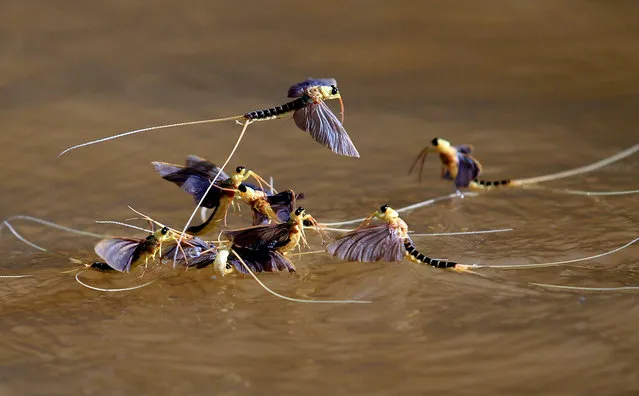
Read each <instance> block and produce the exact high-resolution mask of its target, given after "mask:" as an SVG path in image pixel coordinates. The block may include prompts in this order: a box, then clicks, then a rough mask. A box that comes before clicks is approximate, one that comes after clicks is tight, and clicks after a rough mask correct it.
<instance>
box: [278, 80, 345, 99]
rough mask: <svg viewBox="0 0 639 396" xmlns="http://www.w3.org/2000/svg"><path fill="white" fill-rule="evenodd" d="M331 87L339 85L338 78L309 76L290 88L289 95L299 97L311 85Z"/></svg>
mask: <svg viewBox="0 0 639 396" xmlns="http://www.w3.org/2000/svg"><path fill="white" fill-rule="evenodd" d="M317 86H322V87H330V86H337V80H335V79H334V78H310V77H309V78H308V79H306V80H304V81H302V82H300V83H297V84H293V85H291V87H290V88H289V89H288V97H289V98H299V97H300V96H302V95H304V93H305V92H306V90H307V89H309V88H311V87H317Z"/></svg>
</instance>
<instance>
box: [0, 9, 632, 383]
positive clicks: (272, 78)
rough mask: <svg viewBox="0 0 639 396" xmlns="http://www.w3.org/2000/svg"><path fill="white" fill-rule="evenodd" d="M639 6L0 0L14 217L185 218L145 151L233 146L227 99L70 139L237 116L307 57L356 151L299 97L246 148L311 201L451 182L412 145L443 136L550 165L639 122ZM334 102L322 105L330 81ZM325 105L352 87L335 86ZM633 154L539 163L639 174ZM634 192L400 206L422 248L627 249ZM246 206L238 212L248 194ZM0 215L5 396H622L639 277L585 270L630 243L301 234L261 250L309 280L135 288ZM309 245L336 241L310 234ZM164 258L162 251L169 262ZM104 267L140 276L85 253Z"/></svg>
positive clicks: (377, 198)
mask: <svg viewBox="0 0 639 396" xmlns="http://www.w3.org/2000/svg"><path fill="white" fill-rule="evenodd" d="M638 12H639V4H637V3H636V2H633V1H613V2H604V1H596V0H591V1H587V0H581V1H577V0H561V1H536V2H531V1H519V0H515V1H513V0H510V1H500V0H495V1H473V0H458V1H449V2H403V3H401V4H400V3H393V2H383V1H351V2H330V1H329V2H272V3H261V2H260V3H258V2H250V1H233V2H225V1H197V0H196V1H190V2H187V3H185V2H178V1H163V2H157V1H147V0H139V1H136V2H128V1H110V2H86V1H75V0H67V1H56V2H48V1H29V2H23V1H18V0H8V1H3V2H0V119H1V120H2V133H0V158H2V169H3V172H1V173H0V178H1V181H2V183H1V186H2V187H1V188H2V190H1V194H2V205H1V206H0V215H1V216H2V218H7V217H10V216H13V215H17V214H26V215H31V216H37V217H41V218H44V219H47V220H50V221H54V222H56V223H60V224H63V225H66V226H70V227H75V228H79V229H83V230H87V231H93V232H99V233H110V234H119V235H123V236H126V235H131V236H134V235H135V236H139V233H137V234H136V232H135V231H132V230H127V229H123V228H118V227H106V226H103V225H99V224H95V223H94V221H95V220H104V219H108V220H120V221H122V220H124V219H126V218H129V217H133V216H134V215H133V214H132V212H131V211H129V209H128V208H127V205H131V206H133V207H135V208H136V209H138V210H141V211H143V212H144V213H147V214H149V215H150V216H152V217H154V218H155V219H157V220H159V221H162V222H165V223H168V224H171V225H173V226H174V227H176V228H180V227H181V226H182V225H183V224H184V223H185V222H186V220H187V219H188V216H189V214H190V211H191V210H192V208H193V204H192V200H191V198H190V197H189V196H188V195H186V194H184V193H183V192H182V191H180V190H179V189H177V188H175V186H173V185H171V184H169V183H167V182H164V181H163V180H161V179H160V178H159V177H158V176H157V175H156V174H155V172H154V171H153V168H152V167H151V165H150V161H154V160H159V161H167V162H174V163H183V161H184V159H185V158H186V156H187V155H189V154H196V155H199V156H201V157H204V158H207V159H209V160H211V161H213V162H216V163H221V162H223V160H224V159H225V158H226V155H227V154H228V152H229V151H230V149H231V147H232V146H233V144H234V142H235V139H236V138H237V135H238V133H239V128H238V127H237V126H235V125H233V124H232V123H223V124H212V125H204V126H195V127H188V128H179V129H165V130H158V131H153V132H150V133H146V134H140V135H137V136H130V137H126V138H122V139H119V140H115V141H111V142H107V143H103V144H99V145H95V146H91V147H87V148H82V149H79V150H76V151H73V152H70V153H68V154H66V155H64V156H62V157H60V158H57V157H56V156H57V155H58V154H59V153H60V152H61V151H62V150H63V149H65V148H67V147H69V146H72V145H75V144H78V143H81V142H84V141H88V140H92V139H96V138H100V137H104V136H108V135H111V134H115V133H118V132H123V131H127V130H131V129H137V128H142V127H146V126H152V125H159V124H165V123H173V122H180V121H190V120H197V119H204V118H211V117H224V116H230V115H236V114H243V113H245V112H247V111H251V110H255V109H259V108H266V107H271V106H274V105H278V104H281V103H284V102H285V101H286V100H287V98H286V91H287V89H288V87H289V86H290V85H291V84H293V83H296V82H299V81H302V80H304V79H306V78H307V77H334V78H336V79H337V81H338V84H339V87H340V89H341V92H342V96H343V98H344V103H345V106H346V114H345V115H346V119H345V123H344V125H345V127H346V129H347V131H348V132H349V134H350V136H351V138H352V140H353V142H354V143H355V145H356V146H357V148H358V149H359V151H360V154H361V159H351V158H344V157H339V156H336V155H334V154H332V153H331V152H330V151H328V150H327V149H326V148H324V147H322V146H321V145H318V144H317V143H315V142H314V141H313V140H312V139H311V138H309V137H308V136H306V134H305V133H304V132H302V131H300V130H298V129H297V128H296V127H295V125H294V123H293V122H291V120H290V119H288V118H287V117H285V118H283V119H281V120H277V121H271V122H264V123H258V124H255V125H253V126H251V127H250V128H249V129H248V132H247V135H246V137H245V139H244V142H243V143H242V145H241V146H240V148H239V150H238V152H237V154H236V156H235V157H234V159H233V160H232V161H231V163H230V166H231V167H233V168H234V167H235V166H237V165H245V166H248V167H249V168H251V169H254V170H255V171H257V172H258V173H259V174H261V175H262V176H264V177H269V176H273V177H274V179H275V184H276V187H278V188H280V189H286V188H293V189H295V191H297V192H304V193H305V194H306V196H307V199H306V200H305V201H303V202H302V204H303V205H304V206H305V207H306V208H307V210H308V211H309V212H311V213H312V214H313V215H314V216H315V217H316V218H317V219H318V220H319V221H321V222H330V221H339V220H344V219H350V218H358V217H364V216H366V215H368V214H369V213H370V212H371V211H373V210H375V208H377V207H379V206H380V205H381V204H383V203H390V204H391V205H392V206H394V207H401V206H405V205H409V204H411V203H415V202H418V201H421V200H425V199H428V198H432V197H436V196H442V195H446V194H449V193H451V192H453V187H452V185H451V184H450V183H447V182H445V181H442V180H440V179H439V173H440V165H439V163H438V160H437V158H436V157H435V156H432V158H431V157H429V159H428V160H427V161H426V168H425V177H424V180H423V181H422V183H421V184H420V183H418V182H417V178H416V176H415V175H408V174H407V171H408V168H409V166H410V164H411V162H412V161H413V159H414V157H415V156H416V155H417V153H418V152H419V150H421V148H422V147H423V146H425V145H427V144H428V142H430V140H431V139H432V138H434V137H442V138H445V139H448V140H450V141H452V142H453V143H455V144H460V143H468V144H473V145H474V146H475V150H476V151H475V154H476V157H477V158H478V159H479V160H480V161H481V162H482V164H483V165H484V176H485V178H486V179H503V178H524V177H532V176H538V175H543V174H547V173H553V172H559V171H562V170H565V169H569V168H573V167H577V166H581V165H585V164H588V163H591V162H594V161H597V160H599V159H601V158H604V157H607V156H610V155H612V154H614V153H616V152H618V151H620V150H622V149H624V148H626V147H629V146H631V145H633V144H635V143H637V140H638V139H637V138H638V137H639V134H638V133H637V129H636V125H637V121H638V119H639V116H638V112H637V106H638V105H639V96H638V95H637V92H638V90H639V73H638V72H637V70H639V45H638V44H639V25H638V24H637V18H636V15H637V14H638ZM331 106H334V104H332V103H331ZM335 111H338V110H337V109H335ZM638 162H639V161H638V159H637V156H633V157H630V158H627V159H624V160H623V161H620V162H617V163H615V164H613V165H611V166H609V167H606V168H604V169H601V170H599V171H597V172H593V173H590V174H585V175H581V176H578V177H575V178H572V179H565V180H562V181H557V182H553V183H551V184H549V185H548V186H549V187H552V188H556V189H565V188H571V189H579V190H594V191H613V190H631V189H636V188H637V184H636V183H637V172H636V167H637V164H638ZM638 208H639V205H638V202H637V199H636V196H632V195H630V196H620V197H603V198H593V197H583V196H573V195H565V194H559V193H556V192H552V191H550V190H543V189H539V190H516V189H512V190H506V191H500V192H490V193H487V194H482V195H480V196H478V197H468V198H466V199H464V200H459V199H457V200H453V201H451V202H444V203H438V204H436V205H434V206H431V207H427V208H422V209H419V210H416V211H413V212H411V213H409V214H407V215H405V216H404V219H405V220H406V221H407V222H408V224H409V226H410V228H411V229H413V230H415V231H417V232H446V231H461V230H479V229H490V228H503V227H512V228H514V231H513V232H510V233H502V234H495V235H490V234H487V235H481V236H469V237H441V238H437V239H434V238H432V237H430V238H429V237H423V238H421V239H416V240H415V242H416V244H417V245H418V248H420V250H423V251H424V252H425V253H429V255H431V256H434V257H447V258H450V259H452V260H455V261H460V262H478V263H484V264H489V263H494V264H513V263H522V264H526V263H533V262H545V261H555V260H564V259H572V258H578V257H583V256H588V255H593V254H597V253H600V252H604V251H607V250H611V249H613V248H616V247H618V246H621V245H623V244H624V243H626V242H628V241H630V240H632V239H633V238H634V237H636V232H637V217H636V216H637V209H638ZM240 215H241V216H239V217H238V216H235V217H234V219H232V220H231V223H232V224H234V225H236V226H244V225H247V224H248V223H249V222H250V220H249V219H250V216H249V213H248V211H243V212H242V213H241V214H240ZM14 225H15V226H16V227H19V229H20V231H21V232H23V233H24V234H25V235H27V236H28V237H29V238H30V239H31V240H33V241H35V242H36V243H38V244H40V245H41V246H43V247H46V248H47V249H49V250H51V251H52V252H54V253H53V254H46V253H41V252H37V251H34V250H33V249H31V248H30V247H28V246H26V245H24V244H22V243H20V242H19V241H17V240H16V239H15V238H13V237H12V236H11V234H10V233H9V232H8V231H7V229H6V228H5V229H4V230H2V233H1V234H0V249H2V252H4V255H3V257H2V259H1V260H0V269H1V270H2V274H13V273H30V274H35V275H36V276H34V277H33V278H29V279H22V280H4V279H3V280H1V282H0V297H1V298H0V300H1V301H2V303H1V304H0V313H1V316H0V330H1V331H2V334H3V337H2V341H0V357H1V359H0V379H1V381H0V393H2V394H42V393H47V394H70V393H71V394H130V393H134V392H135V393H139V394H157V393H159V392H162V393H173V394H177V393H180V394H185V393H190V394H201V393H212V392H213V393H215V394H224V395H233V394H251V393H253V394H264V393H270V394H293V393H296V394H299V393H303V394H327V393H331V394H349V395H351V394H368V395H370V394H424V393H428V392H446V393H447V394H477V393H481V394H522V395H524V394H540V393H541V394H551V393H552V394H556V395H559V394H584V393H589V394H590V393H592V394H599V395H604V394H632V393H634V392H637V391H639V374H638V371H637V368H636V362H637V352H636V351H637V348H638V347H639V337H638V336H637V334H636V324H637V323H639V309H638V308H637V304H636V302H637V299H636V298H637V297H636V292H635V293H632V292H630V293H628V292H626V293H623V292H608V293H589V292H570V291H551V290H546V289H541V288H535V287H533V286H530V285H529V282H546V283H553V284H566V285H577V286H593V287H604V286H623V285H633V284H634V285H637V284H639V275H638V269H639V266H638V262H637V253H639V250H638V248H637V247H634V246H633V247H630V248H628V249H627V250H624V251H622V252H619V253H618V254H615V255H612V256H607V257H605V258H601V259H599V260H596V261H593V262H586V263H581V264H580V266H579V267H562V268H549V269H543V270H532V271H502V272H500V271H483V272H482V274H483V275H485V276H484V277H482V276H474V275H466V274H464V275H460V274H456V273H450V272H445V271H437V270H434V269H431V268H427V267H424V266H418V265H415V264H411V263H408V262H405V263H402V264H395V263H392V264H389V263H376V264H361V263H343V262H339V261H337V260H335V259H333V258H329V257H328V256H326V255H323V254H318V255H309V256H301V257H298V256H293V258H292V260H293V261H294V262H295V264H296V266H297V267H298V273H297V274H296V275H288V274H267V275H264V276H262V279H263V280H264V281H265V282H266V283H268V284H269V285H270V286H271V287H272V288H274V289H275V290H277V291H279V292H282V293H283V294H286V295H291V296H296V297H299V298H317V299H345V298H350V299H366V300H369V299H370V300H373V301H374V303H373V304H371V305H365V306H364V305H352V306H345V305H320V304H314V305H311V304H305V305H304V304H294V303H289V302H284V301H281V300H277V299H275V298H273V297H272V296H270V295H267V294H265V292H264V291H263V290H262V289H260V288H259V286H257V285H256V284H255V282H253V281H252V280H251V279H247V278H243V277H239V276H232V277H229V278H227V279H223V280H220V279H214V278H212V275H213V273H212V271H210V270H203V271H189V272H183V271H165V272H163V273H161V277H159V276H158V275H157V274H155V275H154V274H145V278H149V277H150V278H153V277H154V276H155V277H158V278H159V280H158V281H157V282H156V283H155V284H153V285H151V286H149V287H146V288H144V289H142V290H138V291H135V292H128V293H99V292H94V291H90V290H87V289H84V288H82V287H81V286H80V285H78V284H76V283H75V282H74V281H73V277H72V275H69V274H60V272H61V271H66V270H70V269H74V268H77V267H78V264H77V263H75V264H74V263H73V262H70V261H69V257H74V258H77V259H79V260H81V261H85V262H90V261H91V260H94V259H95V258H96V257H95V255H94V253H93V244H94V243H95V240H92V239H91V238H84V237H78V236H73V235H69V234H65V233H63V232H61V231H57V230H51V229H47V228H45V227H43V226H40V225H34V224H29V223H24V222H18V221H16V222H15V223H14ZM310 242H311V246H312V247H313V248H314V249H322V245H321V240H320V239H319V238H317V237H316V236H312V237H311V238H310ZM158 271H159V270H158ZM86 276H87V278H89V280H90V281H91V282H92V283H93V284H96V285H100V286H102V287H108V286H114V285H116V286H130V285H132V284H137V283H140V282H141V281H140V280H139V279H138V278H137V275H136V273H132V274H129V275H113V276H108V275H104V274H89V275H86Z"/></svg>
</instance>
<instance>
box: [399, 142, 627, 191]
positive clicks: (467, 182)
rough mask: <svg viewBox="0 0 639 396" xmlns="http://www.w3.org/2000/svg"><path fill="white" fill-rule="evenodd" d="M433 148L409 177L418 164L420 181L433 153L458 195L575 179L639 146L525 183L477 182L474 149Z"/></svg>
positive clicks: (479, 168) (446, 145) (446, 144)
mask: <svg viewBox="0 0 639 396" xmlns="http://www.w3.org/2000/svg"><path fill="white" fill-rule="evenodd" d="M431 144H432V145H433V148H430V147H425V148H424V149H423V150H422V151H421V152H420V153H419V154H418V156H417V158H415V161H414V162H413V164H412V166H411V167H410V169H409V171H408V172H409V173H410V172H412V171H413V169H414V168H415V166H417V164H418V162H420V161H421V163H420V166H419V180H420V181H421V178H422V171H423V168H424V162H425V161H426V157H427V156H428V152H429V151H435V152H437V153H438V154H439V157H440V159H441V162H442V178H444V179H448V180H453V181H454V183H455V187H456V188H457V191H458V193H459V189H460V188H462V187H468V188H470V189H475V190H478V189H490V188H495V187H508V186H523V185H530V184H534V183H541V182H547V181H551V180H558V179H562V178H566V177H570V176H575V175H578V174H581V173H585V172H590V171H593V170H596V169H599V168H601V167H603V166H606V165H609V164H611V163H613V162H615V161H619V160H620V159H622V158H625V157H627V156H629V155H631V154H633V153H635V152H637V151H639V144H636V145H634V146H632V147H630V148H628V149H626V150H623V151H621V152H619V153H617V154H615V155H613V156H611V157H608V158H605V159H603V160H600V161H597V162H594V163H592V164H589V165H585V166H581V167H579V168H575V169H570V170H567V171H563V172H558V173H553V174H550V175H544V176H537V177H531V178H527V179H504V180H496V181H486V180H480V179H478V177H479V175H480V174H481V172H482V166H481V164H480V163H479V161H478V160H477V159H476V158H475V157H473V156H472V151H473V146H471V145H467V144H462V145H459V146H453V145H452V144H451V143H450V142H449V141H447V140H444V139H441V138H434V139H433V140H432V141H431ZM559 192H565V193H570V194H575V195H626V194H635V193H637V192H638V191H637V190H630V191H613V192H610V191H607V192H596V191H576V190H559Z"/></svg>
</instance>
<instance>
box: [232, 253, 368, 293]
mask: <svg viewBox="0 0 639 396" xmlns="http://www.w3.org/2000/svg"><path fill="white" fill-rule="evenodd" d="M233 254H234V255H235V257H237V259H238V260H239V261H240V263H241V264H242V266H243V267H244V269H245V270H246V271H248V273H249V274H250V275H251V276H252V277H253V279H255V281H256V282H257V283H258V284H259V285H260V286H262V288H264V290H266V291H267V292H269V293H271V294H272V295H274V296H275V297H277V298H281V299H283V300H288V301H293V302H299V303H318V304H370V303H371V302H372V301H359V300H302V299H299V298H293V297H286V296H283V295H281V294H279V293H277V292H274V291H273V290H271V289H269V288H268V286H266V285H265V284H264V283H263V282H262V281H261V280H260V279H259V278H258V277H257V276H256V275H255V274H254V273H253V271H251V268H250V267H249V266H248V265H246V263H245V262H244V260H243V259H242V257H240V255H239V254H237V252H236V251H235V250H233Z"/></svg>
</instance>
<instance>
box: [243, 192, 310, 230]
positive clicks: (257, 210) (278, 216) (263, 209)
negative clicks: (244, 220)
mask: <svg viewBox="0 0 639 396" xmlns="http://www.w3.org/2000/svg"><path fill="white" fill-rule="evenodd" d="M237 190H238V195H239V196H240V199H241V200H242V202H244V203H245V204H247V205H249V206H250V207H251V211H252V212H253V225H261V224H268V223H270V222H274V223H281V222H285V221H288V219H289V218H290V215H291V212H292V211H293V208H295V202H296V201H297V200H298V199H302V198H304V194H295V192H293V190H287V191H282V192H279V193H276V194H272V195H271V194H268V193H266V192H265V191H262V190H257V189H255V188H253V187H251V186H249V185H247V184H245V183H242V184H240V185H239V186H238V188H237Z"/></svg>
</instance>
